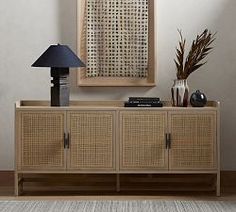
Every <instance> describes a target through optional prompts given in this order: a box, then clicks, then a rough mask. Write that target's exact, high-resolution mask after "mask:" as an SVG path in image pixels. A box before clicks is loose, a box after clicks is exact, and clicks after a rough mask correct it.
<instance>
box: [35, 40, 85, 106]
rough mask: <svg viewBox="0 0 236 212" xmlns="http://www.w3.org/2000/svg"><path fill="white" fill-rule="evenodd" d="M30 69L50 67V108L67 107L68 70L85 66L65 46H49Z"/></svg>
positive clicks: (68, 94) (68, 93) (68, 90)
mask: <svg viewBox="0 0 236 212" xmlns="http://www.w3.org/2000/svg"><path fill="white" fill-rule="evenodd" d="M32 67H51V77H52V78H53V80H51V83H52V87H51V106H69V103H70V102H69V99H70V98H69V97H70V88H69V80H68V77H69V68H73V67H74V68H75V67H85V64H84V63H83V62H82V61H81V60H80V59H79V58H78V57H77V56H76V54H75V53H74V52H72V51H71V50H70V48H69V47H68V46H66V45H60V44H58V45H51V46H50V47H49V48H48V49H47V50H46V51H45V52H44V53H43V54H42V55H41V56H40V57H39V59H38V60H36V61H35V62H34V63H33V64H32Z"/></svg>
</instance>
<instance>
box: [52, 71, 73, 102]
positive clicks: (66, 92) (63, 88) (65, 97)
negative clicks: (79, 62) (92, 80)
mask: <svg viewBox="0 0 236 212" xmlns="http://www.w3.org/2000/svg"><path fill="white" fill-rule="evenodd" d="M51 77H52V78H53V79H52V80H51V83H52V87H51V106H69V103H70V88H69V68H51Z"/></svg>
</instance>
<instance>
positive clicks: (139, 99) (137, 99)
mask: <svg viewBox="0 0 236 212" xmlns="http://www.w3.org/2000/svg"><path fill="white" fill-rule="evenodd" d="M159 101H160V98H158V97H129V102H159Z"/></svg>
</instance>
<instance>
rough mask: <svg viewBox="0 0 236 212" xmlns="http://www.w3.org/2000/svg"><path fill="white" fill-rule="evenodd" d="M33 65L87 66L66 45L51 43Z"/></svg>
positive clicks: (55, 66) (57, 66) (53, 66)
mask: <svg viewBox="0 0 236 212" xmlns="http://www.w3.org/2000/svg"><path fill="white" fill-rule="evenodd" d="M32 67H52V68H70V67H71V68H73V67H85V64H84V63H83V62H82V61H81V60H80V59H79V58H78V57H77V55H76V54H75V53H74V52H73V51H71V49H70V48H69V47H68V46H66V45H60V44H58V45H51V46H50V47H49V48H48V49H47V50H46V51H45V52H44V53H43V54H42V55H41V56H40V57H39V58H38V59H37V60H36V61H35V62H34V63H33V64H32Z"/></svg>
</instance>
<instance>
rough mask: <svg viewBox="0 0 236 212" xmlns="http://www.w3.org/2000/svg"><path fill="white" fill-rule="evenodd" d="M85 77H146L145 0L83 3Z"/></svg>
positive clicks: (146, 1)
mask: <svg viewBox="0 0 236 212" xmlns="http://www.w3.org/2000/svg"><path fill="white" fill-rule="evenodd" d="M85 11H86V12H85V15H86V17H85V19H84V24H85V26H84V29H86V39H85V40H84V42H85V43H86V54H87V55H86V58H87V70H86V77H89V78H93V77H135V78H146V77H147V75H148V23H149V21H148V17H149V14H148V0H86V2H85Z"/></svg>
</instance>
